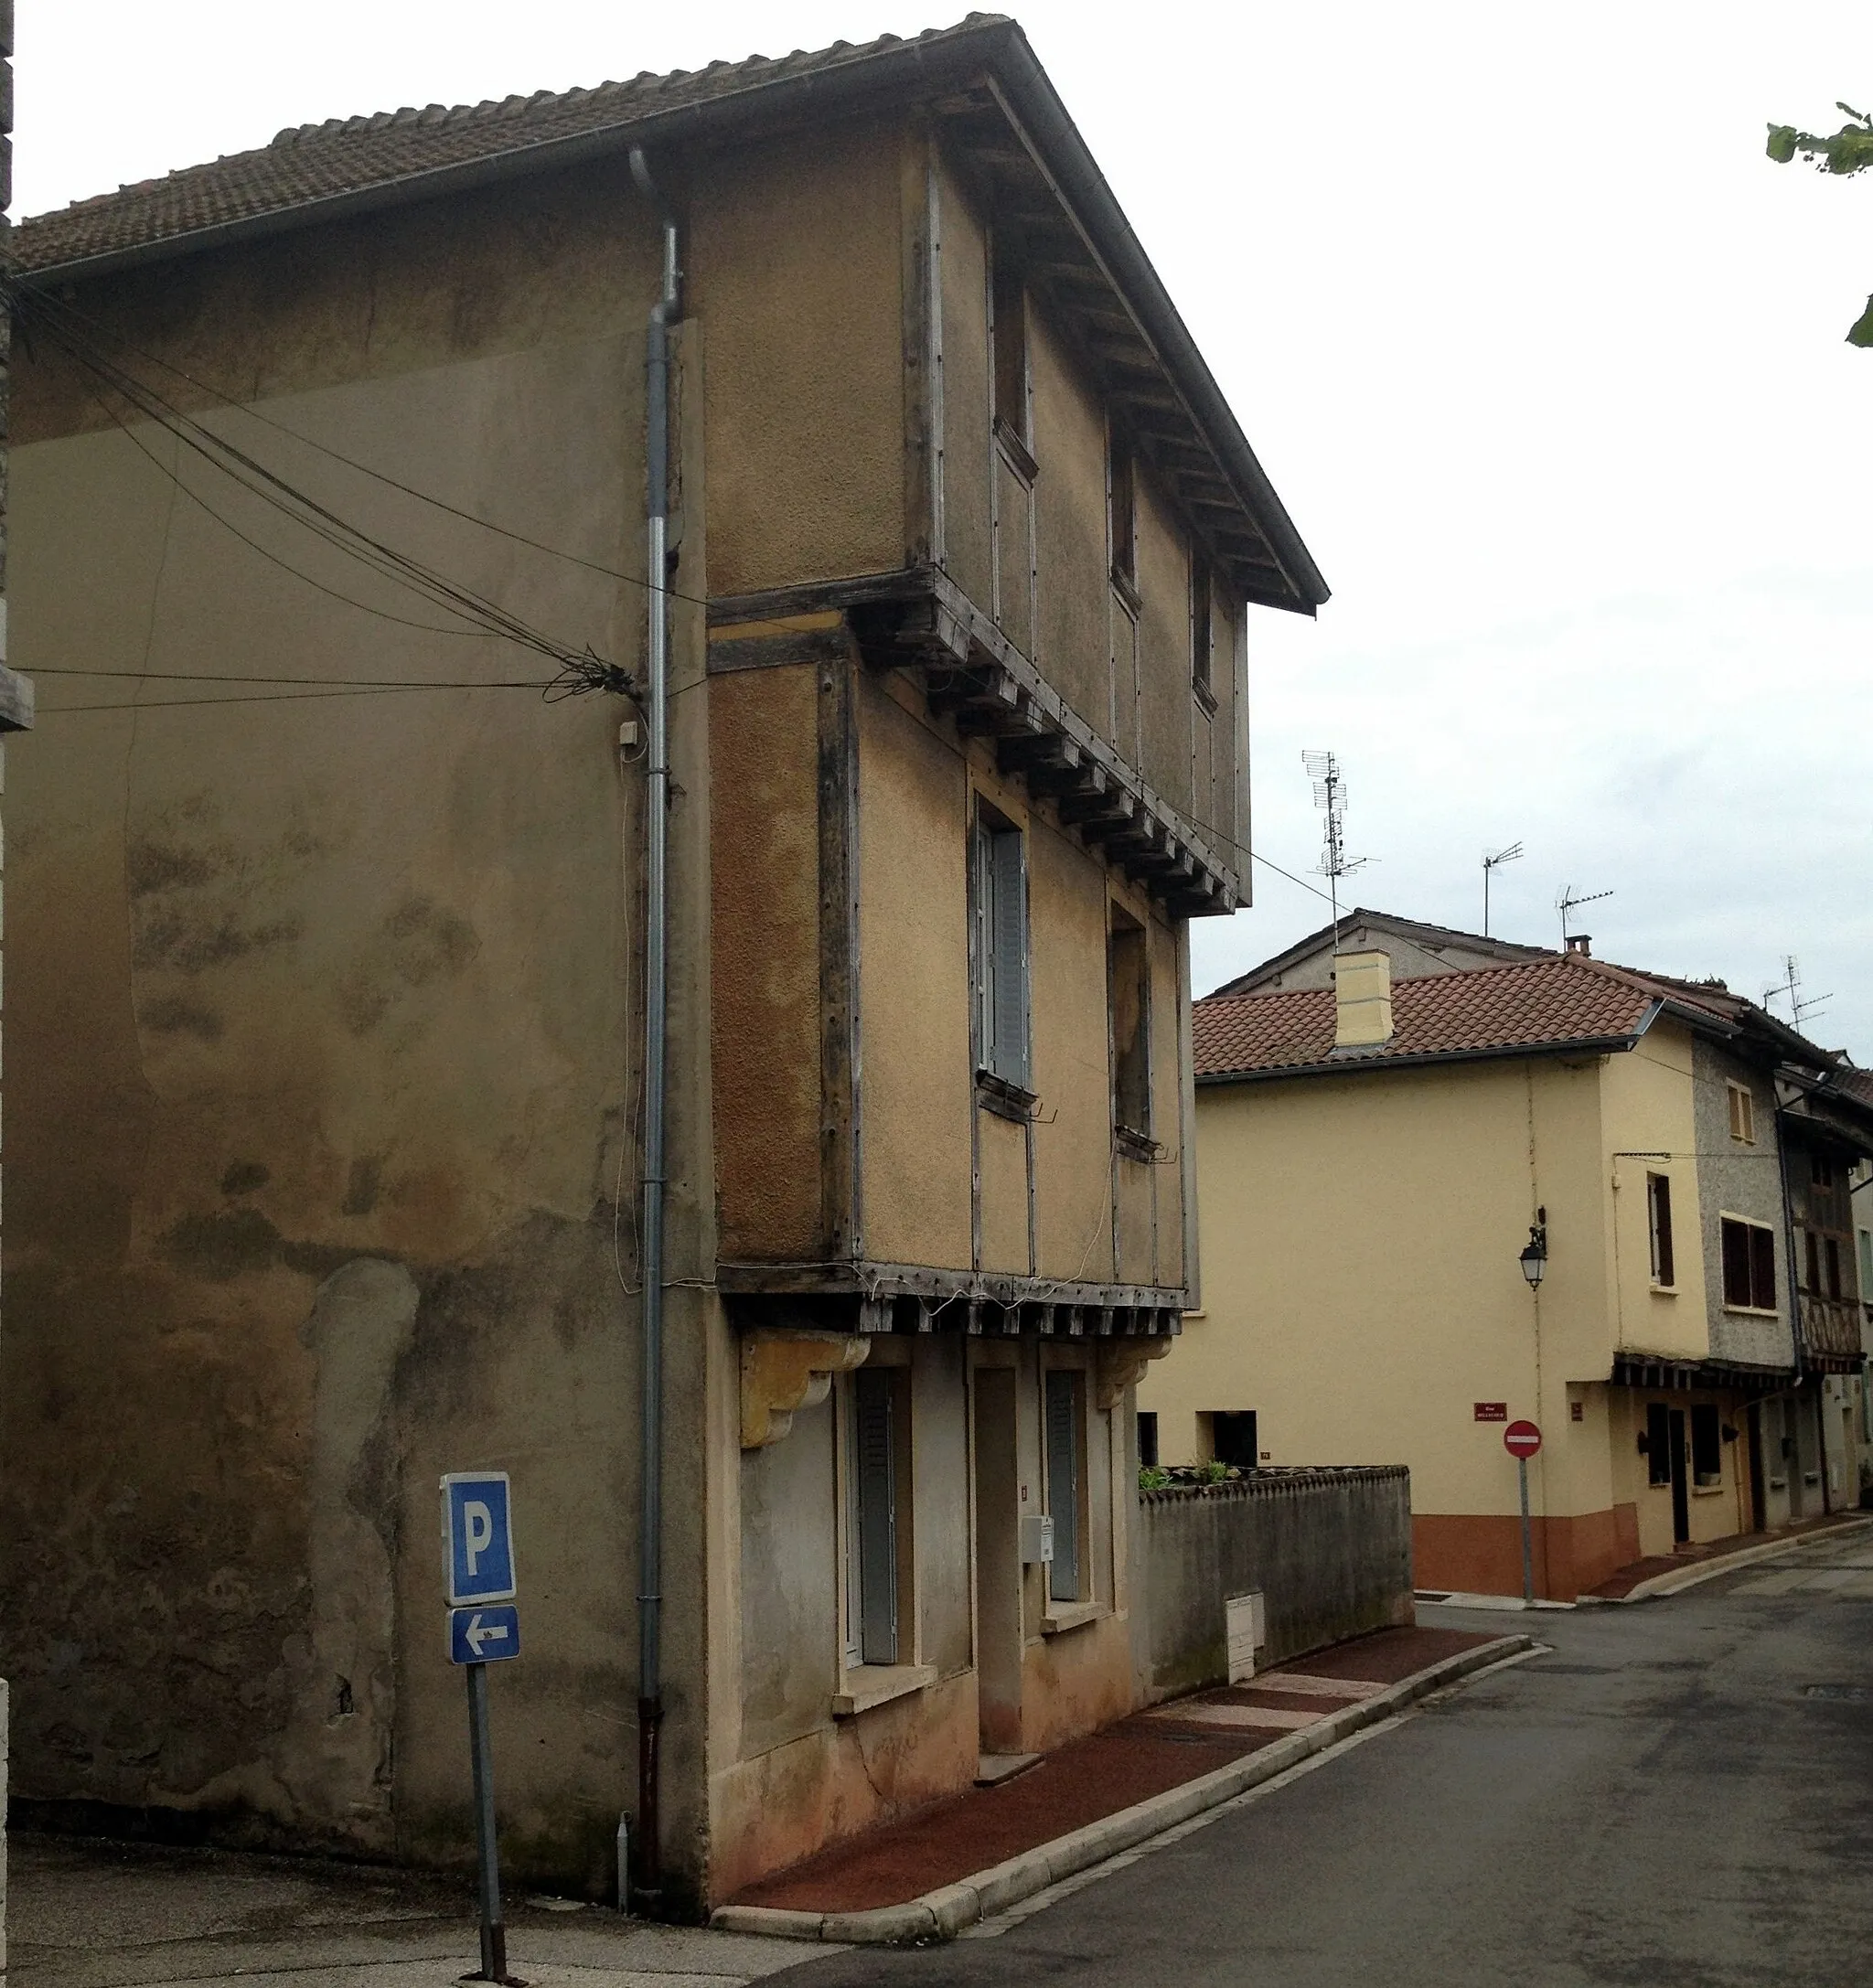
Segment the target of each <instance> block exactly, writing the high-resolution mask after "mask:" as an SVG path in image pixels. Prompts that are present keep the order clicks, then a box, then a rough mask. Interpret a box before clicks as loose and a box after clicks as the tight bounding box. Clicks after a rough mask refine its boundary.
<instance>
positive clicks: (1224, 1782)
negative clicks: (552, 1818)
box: [709, 1636, 1537, 1946]
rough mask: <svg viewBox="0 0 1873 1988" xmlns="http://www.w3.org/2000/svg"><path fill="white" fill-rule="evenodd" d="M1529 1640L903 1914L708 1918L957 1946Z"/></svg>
mask: <svg viewBox="0 0 1873 1988" xmlns="http://www.w3.org/2000/svg"><path fill="white" fill-rule="evenodd" d="M1536 1647H1537V1646H1536V1641H1535V1639H1534V1638H1533V1637H1531V1636H1498V1637H1496V1638H1495V1639H1494V1640H1493V1641H1490V1642H1486V1643H1482V1644H1479V1645H1478V1646H1477V1648H1475V1649H1474V1650H1465V1651H1461V1652H1460V1653H1459V1654H1458V1655H1456V1656H1454V1657H1446V1658H1445V1659H1444V1660H1443V1662H1440V1663H1433V1664H1431V1665H1429V1667H1428V1668H1427V1669H1425V1670H1422V1671H1417V1672H1414V1673H1412V1675H1411V1676H1409V1677H1407V1678H1401V1679H1400V1680H1399V1682H1398V1683H1396V1684H1393V1685H1389V1686H1388V1687H1387V1688H1386V1690H1384V1691H1382V1692H1379V1693H1378V1694H1376V1695H1375V1696H1373V1697H1371V1698H1367V1699H1365V1700H1363V1701H1362V1702H1361V1703H1360V1704H1358V1705H1347V1706H1345V1707H1343V1709H1342V1710H1340V1711H1338V1712H1333V1713H1329V1714H1328V1715H1327V1716H1326V1717H1325V1718H1323V1719H1322V1720H1321V1721H1320V1722H1319V1723H1318V1724H1317V1725H1313V1726H1303V1727H1302V1728H1301V1729H1300V1731H1299V1732H1295V1733H1290V1735H1289V1736H1288V1737H1287V1738H1285V1739H1278V1740H1277V1741H1276V1742H1275V1743H1274V1745H1273V1746H1271V1747H1264V1748H1261V1749H1260V1751H1259V1752H1257V1753H1251V1754H1245V1755H1244V1756H1243V1758H1241V1759H1239V1760H1232V1761H1231V1762H1230V1763H1229V1765H1228V1766H1227V1767H1221V1768H1218V1769H1215V1772H1214V1773H1210V1774H1204V1775H1202V1776H1200V1777H1199V1778H1198V1779H1197V1780H1193V1781H1185V1782H1184V1783H1183V1785H1182V1786H1181V1787H1177V1788H1167V1789H1166V1790H1164V1792H1163V1793H1162V1794H1161V1795H1153V1796H1151V1799H1150V1800H1149V1801H1140V1802H1137V1803H1135V1804H1134V1805H1133V1806H1132V1807H1131V1808H1129V1809H1120V1810H1119V1811H1118V1813H1117V1814H1115V1815H1108V1816H1102V1817H1101V1818H1100V1820H1099V1821H1098V1822H1088V1823H1087V1824H1086V1827H1085V1828H1084V1829H1076V1830H1074V1831H1072V1832H1071V1833H1069V1834H1067V1835H1065V1836H1056V1837H1055V1838H1054V1841H1053V1842H1052V1843H1044V1844H1036V1845H1035V1847H1034V1848H1033V1849H1032V1850H1023V1851H1022V1853H1021V1854H1020V1855H1019V1856H1012V1857H1010V1858H1009V1859H1008V1861H1007V1862H1006V1863H1004V1864H997V1865H992V1866H991V1867H990V1869H988V1870H986V1871H977V1872H976V1873H975V1874H974V1875H973V1876H969V1877H965V1878H964V1879H962V1880H961V1882H960V1883H958V1884H954V1885H944V1886H940V1887H939V1888H938V1889H937V1890H936V1891H926V1893H924V1895H923V1896H922V1897H918V1898H913V1899H911V1900H910V1901H909V1903H908V1904H905V1905H885V1906H876V1907H873V1908H872V1910H870V1911H868V1912H794V1911H784V1910H781V1909H779V1908H776V1907H772V1906H757V1905H724V1906H719V1907H717V1908H716V1909H715V1910H714V1911H713V1912H712V1913H711V1914H710V1916H709V1923H710V1925H711V1926H712V1927H713V1928H715V1929H717V1930H718V1931H721V1932H729V1933H764V1934H765V1935H767V1936H768V1937H769V1938H771V1939H776V1940H836V1941H838V1942H839V1943H840V1945H842V1946H910V1945H918V1944H923V1943H925V1942H927V1941H931V1940H954V1939H955V1938H956V1936H957V1935H958V1933H959V1932H961V1931H962V1930H963V1929H964V1928H965V1927H969V1926H973V1925H974V1924H975V1923H976V1922H977V1920H979V1919H988V1918H990V1917H992V1916H993V1915H994V1914H995V1913H997V1912H1004V1911H1006V1910H1007V1909H1008V1908H1009V1907H1010V1906H1011V1905H1018V1904H1019V1903H1020V1902H1021V1901H1022V1899H1023V1898H1031V1897H1033V1895H1034V1894H1035V1893H1036V1892H1037V1891H1044V1890H1046V1888H1047V1887H1048V1886H1050V1885H1057V1884H1059V1883H1060V1882H1061V1880H1062V1879H1063V1878H1067V1877H1072V1876H1076V1874H1077V1873H1079V1872H1081V1871H1084V1870H1088V1869H1090V1868H1091V1867H1092V1866H1093V1865H1096V1864H1103V1863H1104V1862H1105V1861H1106V1859H1107V1858H1108V1857H1114V1856H1117V1855H1118V1854H1119V1853H1120V1852H1121V1851H1125V1850H1134V1849H1136V1848H1137V1847H1138V1845H1139V1844H1141V1843H1144V1842H1147V1841H1148V1840H1149V1839H1150V1838H1151V1837H1153V1836H1156V1835H1160V1834H1161V1833H1162V1832H1164V1831H1165V1830H1167V1829H1171V1828H1173V1827H1175V1825H1176V1824H1178V1823H1179V1822H1188V1821H1189V1820H1190V1819H1191V1817H1192V1816H1194V1815H1201V1814H1202V1813H1203V1812H1204V1811H1205V1810H1206V1809H1215V1808H1218V1807H1220V1806H1221V1805H1222V1804H1223V1803H1224V1802H1225V1801H1232V1800H1234V1798H1235V1797H1236V1796H1237V1795H1239V1794H1243V1793H1245V1792H1246V1791H1247V1790H1249V1789H1251V1788H1255V1787H1258V1786H1259V1785H1260V1784H1261V1783H1262V1782H1263V1781H1268V1780H1274V1778H1275V1777H1276V1776H1277V1775H1278V1774H1285V1773H1286V1772H1287V1771H1288V1769H1290V1768H1291V1767H1295V1766H1298V1765H1299V1764H1300V1762H1301V1761H1302V1760H1305V1759H1308V1758H1311V1756H1312V1755H1314V1754H1317V1753H1323V1752H1325V1750H1326V1749H1327V1748H1329V1747H1331V1746H1333V1745H1334V1744H1336V1743H1337V1742H1338V1741H1340V1740H1342V1739H1344V1738H1345V1737H1346V1736H1347V1735H1348V1734H1349V1733H1354V1732H1357V1731H1358V1730H1359V1729H1360V1728H1361V1727H1362V1726H1375V1725H1377V1724H1378V1723H1379V1721H1380V1720H1382V1719H1387V1718H1390V1717H1392V1716H1393V1715H1394V1714H1396V1713H1397V1712H1400V1711H1402V1710H1403V1709H1404V1708H1405V1707H1406V1706H1407V1705H1413V1704H1415V1703H1416V1702H1417V1701H1418V1699H1420V1698H1424V1697H1428V1696H1429V1694H1431V1693H1432V1692H1434V1691H1439V1690H1441V1689H1442V1688H1443V1686H1445V1685H1446V1684H1453V1683H1456V1682H1457V1680H1458V1679H1459V1678H1462V1677H1467V1676H1469V1675H1470V1673H1472V1672H1473V1671H1481V1670H1486V1669H1487V1668H1488V1667H1489V1666H1490V1665H1491V1664H1493V1663H1500V1662H1503V1660H1504V1658H1506V1657H1512V1656H1519V1655H1521V1654H1522V1653H1523V1652H1525V1651H1530V1650H1534V1649H1535V1648H1536Z"/></svg>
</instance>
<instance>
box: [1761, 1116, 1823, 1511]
mask: <svg viewBox="0 0 1873 1988" xmlns="http://www.w3.org/2000/svg"><path fill="white" fill-rule="evenodd" d="M1770 1081H1771V1083H1772V1082H1773V1081H1774V1079H1773V1078H1771V1080H1770ZM1787 1127H1788V1113H1787V1112H1786V1110H1784V1108H1783V1107H1782V1104H1781V1102H1780V1101H1779V1100H1778V1102H1777V1104H1776V1107H1775V1170H1776V1172H1777V1173H1778V1174H1780V1175H1781V1177H1782V1240H1783V1243H1784V1244H1785V1245H1786V1247H1787V1249H1788V1253H1789V1327H1790V1331H1791V1332H1792V1334H1793V1339H1794V1350H1795V1371H1796V1373H1798V1374H1802V1375H1803V1378H1802V1379H1801V1380H1798V1381H1797V1382H1796V1384H1795V1386H1794V1388H1793V1395H1794V1399H1795V1407H1796V1410H1797V1413H1798V1415H1799V1411H1800V1409H1801V1405H1802V1391H1803V1387H1805V1385H1806V1377H1805V1376H1806V1364H1807V1352H1808V1342H1807V1338H1806V1336H1805V1334H1804V1333H1803V1330H1802V1260H1801V1256H1800V1253H1799V1252H1798V1251H1797V1249H1796V1247H1795V1242H1796V1237H1795V1202H1794V1196H1793V1194H1792V1193H1791V1192H1790V1191H1789V1142H1788V1136H1787ZM1815 1393H1816V1395H1817V1396H1818V1395H1819V1394H1820V1386H1819V1384H1818V1382H1817V1384H1816V1387H1815ZM1814 1435H1815V1439H1816V1441H1817V1442H1818V1444H1819V1446H1820V1450H1821V1456H1820V1459H1819V1460H1820V1464H1821V1511H1822V1515H1823V1516H1824V1517H1825V1516H1826V1514H1827V1513H1829V1512H1832V1511H1833V1510H1834V1501H1833V1498H1832V1496H1831V1495H1830V1494H1829V1491H1828V1488H1827V1424H1826V1419H1825V1416H1823V1415H1822V1413H1821V1410H1820V1405H1819V1401H1818V1399H1817V1402H1816V1405H1815V1411H1814ZM1794 1460H1795V1469H1796V1470H1800V1469H1801V1468H1802V1428H1801V1423H1800V1421H1799V1420H1797V1422H1796V1425H1795V1459H1794ZM1806 1502H1807V1501H1806V1499H1803V1504H1805V1503H1806ZM1806 1516H1807V1513H1806V1512H1803V1518H1805V1517H1806Z"/></svg>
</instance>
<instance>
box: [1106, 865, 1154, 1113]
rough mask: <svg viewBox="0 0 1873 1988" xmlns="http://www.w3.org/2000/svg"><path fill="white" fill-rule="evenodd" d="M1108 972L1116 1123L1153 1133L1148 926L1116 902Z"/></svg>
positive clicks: (1108, 943)
mask: <svg viewBox="0 0 1873 1988" xmlns="http://www.w3.org/2000/svg"><path fill="white" fill-rule="evenodd" d="M1106 946H1107V951H1106V974H1107V985H1108V999H1110V1002H1111V1018H1112V1122H1113V1123H1114V1124H1115V1125H1116V1126H1118V1128H1119V1129H1120V1130H1121V1131H1126V1132H1132V1133H1136V1134H1137V1135H1138V1136H1139V1137H1140V1138H1150V1137H1151V958H1150V951H1149V944H1148V941H1147V938H1146V934H1145V928H1144V926H1143V925H1140V923H1139V922H1138V920H1137V919H1136V918H1134V917H1132V916H1130V915H1129V913H1127V912H1125V911H1123V910H1122V909H1120V907H1119V906H1118V905H1117V904H1115V905H1113V907H1112V927H1111V931H1110V933H1109V934H1108V938H1107V942H1106Z"/></svg>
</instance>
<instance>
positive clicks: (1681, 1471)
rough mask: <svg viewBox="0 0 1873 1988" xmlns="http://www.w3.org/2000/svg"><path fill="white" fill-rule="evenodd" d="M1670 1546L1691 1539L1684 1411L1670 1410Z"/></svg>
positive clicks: (1680, 1544) (1689, 1484)
mask: <svg viewBox="0 0 1873 1988" xmlns="http://www.w3.org/2000/svg"><path fill="white" fill-rule="evenodd" d="M1671 1446H1672V1447H1671V1459H1672V1544H1674V1545H1676V1546H1682V1545H1684V1544H1686V1542H1687V1541H1688V1540H1689V1539H1690V1537H1691V1483H1690V1470H1689V1468H1688V1466H1687V1464H1686V1458H1685V1411H1684V1410H1683V1409H1682V1408H1674V1409H1673V1410H1672V1421H1671Z"/></svg>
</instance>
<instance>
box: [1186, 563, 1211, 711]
mask: <svg viewBox="0 0 1873 1988" xmlns="http://www.w3.org/2000/svg"><path fill="white" fill-rule="evenodd" d="M1215 646H1216V595H1215V572H1214V570H1213V569H1212V567H1211V564H1210V552H1209V548H1208V547H1207V546H1206V545H1204V543H1203V541H1202V540H1199V539H1197V538H1196V537H1194V536H1193V537H1192V539H1191V541H1190V681H1191V688H1192V689H1193V691H1194V692H1195V694H1196V699H1197V701H1198V702H1199V703H1200V704H1202V705H1203V707H1204V710H1205V711H1215V708H1216V689H1215V675H1214V672H1215Z"/></svg>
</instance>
